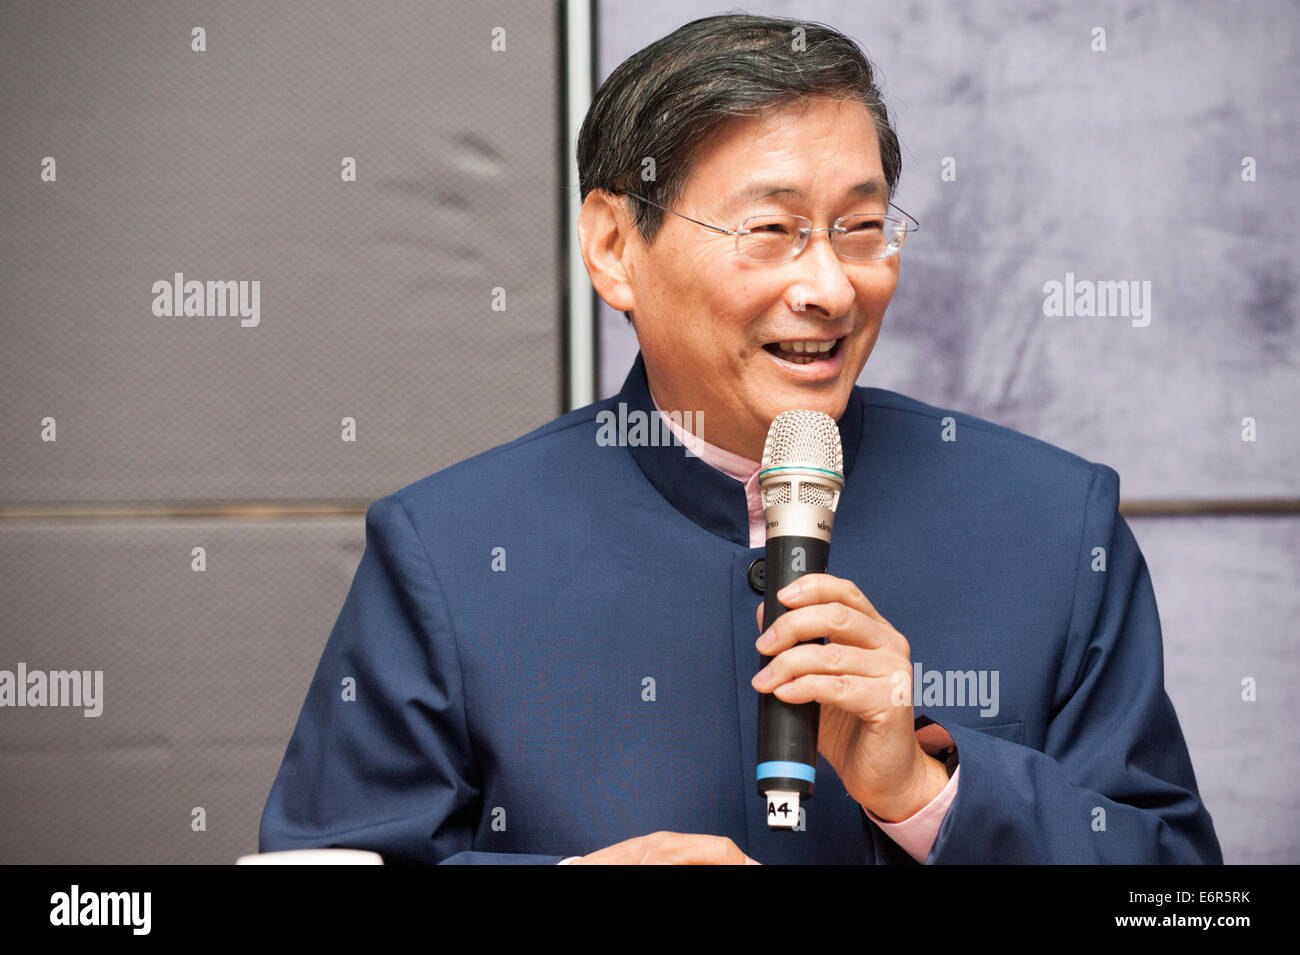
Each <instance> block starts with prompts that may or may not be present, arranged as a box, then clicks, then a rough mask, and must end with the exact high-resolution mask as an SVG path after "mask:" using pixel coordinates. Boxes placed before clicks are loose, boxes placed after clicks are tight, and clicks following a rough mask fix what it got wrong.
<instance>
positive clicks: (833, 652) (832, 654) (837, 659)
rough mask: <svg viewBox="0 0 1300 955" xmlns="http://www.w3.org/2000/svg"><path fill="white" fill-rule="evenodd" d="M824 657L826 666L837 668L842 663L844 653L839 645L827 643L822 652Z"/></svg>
mask: <svg viewBox="0 0 1300 955" xmlns="http://www.w3.org/2000/svg"><path fill="white" fill-rule="evenodd" d="M822 652H823V653H824V654H825V656H826V664H827V665H828V666H839V665H840V664H841V663H842V662H843V661H844V651H843V650H842V649H841V648H840V646H839V644H835V643H828V644H826V649H825V650H823V651H822Z"/></svg>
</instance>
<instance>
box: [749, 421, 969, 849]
mask: <svg viewBox="0 0 1300 955" xmlns="http://www.w3.org/2000/svg"><path fill="white" fill-rule="evenodd" d="M843 482H844V478H843V457H842V454H841V453H840V435H839V429H838V427H837V426H836V424H835V421H834V419H833V418H831V417H830V416H829V415H825V414H822V413H820V412H813V411H791V412H784V413H783V414H780V415H778V416H777V417H776V420H774V421H773V422H772V426H771V428H770V429H769V431H768V438H767V444H766V446H765V448H764V450H763V462H762V468H761V469H760V471H759V483H760V486H761V488H762V494H763V505H764V512H765V515H766V517H767V544H766V550H765V563H766V570H765V576H766V588H765V600H764V602H763V603H762V604H760V605H759V608H758V614H759V618H758V619H759V626H760V627H763V626H764V625H766V626H767V629H766V631H765V632H764V633H763V635H762V637H760V639H759V641H758V642H757V644H756V645H757V647H758V650H759V652H760V653H762V654H764V655H765V656H769V657H772V658H773V659H772V660H770V661H769V663H768V666H767V667H766V668H764V670H763V671H762V672H760V673H759V674H758V675H757V676H755V677H754V681H753V686H754V688H755V689H756V690H758V691H759V692H760V694H761V696H760V698H759V744H758V745H759V749H758V772H757V775H758V791H759V793H760V794H761V795H763V796H764V797H765V798H766V799H767V819H768V825H769V826H770V827H772V828H786V829H793V828H795V826H796V825H797V822H798V817H799V804H800V801H801V800H807V799H811V798H812V795H813V788H814V785H813V784H814V773H815V768H816V758H817V753H818V752H819V751H820V752H821V753H822V755H824V756H825V757H826V761H827V762H828V763H830V765H831V766H832V767H833V768H834V770H835V772H836V774H837V775H838V776H839V778H840V781H841V782H842V783H843V784H844V787H845V789H846V790H847V792H848V793H849V795H851V796H852V797H853V798H854V799H855V800H856V801H857V802H858V803H859V805H861V806H862V807H863V808H865V809H869V810H870V811H871V812H873V813H874V814H875V815H876V816H878V817H880V818H881V819H884V820H885V821H888V822H897V821H901V820H903V819H906V818H908V817H909V816H911V815H913V814H914V813H916V812H917V811H918V810H920V809H921V808H923V807H924V806H925V805H926V804H927V803H929V802H930V801H931V800H932V799H933V798H934V797H935V796H937V795H938V794H939V792H940V791H941V790H942V789H943V787H944V786H946V785H947V782H948V773H947V770H946V769H945V768H944V766H943V764H942V763H940V762H939V761H938V760H936V759H932V758H931V757H929V756H927V755H926V753H925V751H924V750H923V749H921V746H920V744H919V743H918V742H917V739H916V734H915V732H914V724H913V713H912V700H911V687H912V664H911V648H910V647H909V646H908V643H907V640H906V639H905V638H904V637H903V635H902V634H901V633H899V632H898V631H897V630H895V629H894V628H893V627H892V626H891V625H890V624H889V621H887V620H886V619H885V618H884V617H883V616H881V615H880V614H879V613H878V612H877V611H876V609H875V607H874V606H872V604H871V602H870V601H869V600H868V599H867V598H866V596H865V595H864V594H863V593H862V591H861V589H860V588H858V587H857V586H856V585H855V584H854V583H853V582H852V581H849V580H844V579H842V578H839V577H834V576H831V575H828V574H826V573H825V570H826V565H827V558H828V555H829V550H830V534H831V527H832V524H833V522H834V513H835V509H836V508H837V507H838V505H839V496H840V491H841V489H842V488H843ZM783 807H784V811H783ZM809 824H811V822H810V823H809Z"/></svg>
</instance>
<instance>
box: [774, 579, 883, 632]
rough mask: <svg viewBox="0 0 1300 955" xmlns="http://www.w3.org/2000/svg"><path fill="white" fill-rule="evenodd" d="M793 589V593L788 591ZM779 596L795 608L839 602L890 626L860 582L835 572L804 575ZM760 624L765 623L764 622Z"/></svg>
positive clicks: (778, 597)
mask: <svg viewBox="0 0 1300 955" xmlns="http://www.w3.org/2000/svg"><path fill="white" fill-rule="evenodd" d="M792 589H793V590H794V592H793V593H787V591H790V590H792ZM777 599H778V600H780V601H781V603H783V604H785V606H787V607H789V608H790V609H791V610H793V609H794V608H796V607H807V606H809V605H810V604H824V603H834V602H838V603H842V604H844V605H845V606H846V607H850V608H852V609H853V610H856V611H858V612H859V613H861V614H865V615H866V616H868V617H870V618H871V619H873V620H876V621H878V622H880V623H883V624H885V625H886V626H888V625H889V621H888V620H886V619H885V618H884V617H882V616H881V615H880V612H879V611H878V610H876V608H875V606H874V605H873V604H872V603H871V601H870V600H868V599H867V595H866V594H864V593H863V592H862V590H861V589H860V588H859V587H858V585H857V584H855V583H854V582H853V581H851V580H846V579H845V578H843V577H835V576H832V575H831V574H804V575H803V576H802V577H800V578H799V579H798V580H796V581H794V582H793V583H791V584H787V585H786V586H785V587H784V588H782V589H781V590H780V591H779V592H778V594H777ZM759 626H760V627H761V626H762V623H761V622H760V624H759Z"/></svg>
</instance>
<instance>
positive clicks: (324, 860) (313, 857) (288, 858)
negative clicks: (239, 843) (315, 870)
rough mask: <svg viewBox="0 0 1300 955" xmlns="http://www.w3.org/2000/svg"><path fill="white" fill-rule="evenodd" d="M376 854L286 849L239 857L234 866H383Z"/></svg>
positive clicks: (357, 851) (348, 850)
mask: <svg viewBox="0 0 1300 955" xmlns="http://www.w3.org/2000/svg"><path fill="white" fill-rule="evenodd" d="M383 864H384V858H383V856H381V855H380V854H379V853H378V852H366V851H364V850H361V849H287V850H285V851H283V852H259V853H256V854H254V855H248V856H240V857H239V858H238V859H237V860H235V865H383Z"/></svg>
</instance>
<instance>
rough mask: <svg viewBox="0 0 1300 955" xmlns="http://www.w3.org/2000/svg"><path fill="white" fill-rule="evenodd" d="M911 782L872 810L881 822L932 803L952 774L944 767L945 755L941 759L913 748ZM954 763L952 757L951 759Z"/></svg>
mask: <svg viewBox="0 0 1300 955" xmlns="http://www.w3.org/2000/svg"><path fill="white" fill-rule="evenodd" d="M916 753H917V756H916V761H915V762H914V763H913V769H912V775H911V782H910V783H909V785H908V786H907V788H906V790H905V791H904V792H903V793H902V794H900V796H899V797H898V798H897V799H894V800H890V801H888V802H885V803H882V804H881V805H880V807H879V808H877V809H872V813H873V814H874V815H875V816H877V817H878V818H879V819H880V820H882V821H883V822H889V823H895V822H904V821H905V820H907V819H910V818H911V817H912V816H915V815H916V814H917V813H918V812H920V811H921V810H922V809H924V808H925V807H926V806H928V805H929V804H930V803H932V802H933V801H934V800H935V798H936V797H937V796H938V795H939V793H941V792H943V790H944V788H945V787H946V786H947V785H948V780H949V779H951V778H952V774H951V772H950V771H949V769H948V766H947V763H946V760H947V754H946V753H944V754H940V756H942V757H943V758H942V759H941V758H938V757H935V756H930V755H928V754H927V753H926V752H925V750H923V749H921V747H920V745H919V744H918V745H917V748H916ZM952 762H953V763H954V764H955V762H956V760H955V759H954V760H952Z"/></svg>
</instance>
